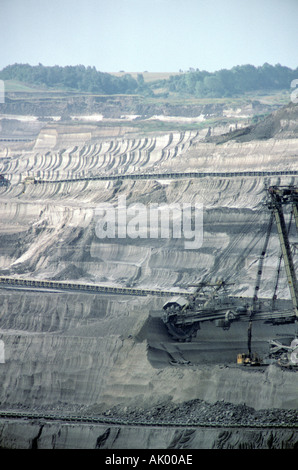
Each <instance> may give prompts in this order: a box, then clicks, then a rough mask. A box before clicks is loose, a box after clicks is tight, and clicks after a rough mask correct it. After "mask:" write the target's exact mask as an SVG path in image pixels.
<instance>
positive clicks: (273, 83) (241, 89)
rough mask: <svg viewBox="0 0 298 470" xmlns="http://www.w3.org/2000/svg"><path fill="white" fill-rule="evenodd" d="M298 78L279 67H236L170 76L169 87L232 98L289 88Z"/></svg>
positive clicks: (176, 89)
mask: <svg viewBox="0 0 298 470" xmlns="http://www.w3.org/2000/svg"><path fill="white" fill-rule="evenodd" d="M296 78H298V67H297V68H296V69H295V70H292V69H290V68H289V67H285V66H282V65H280V64H277V65H274V66H273V65H270V64H268V63H265V64H264V65H262V66H259V67H255V66H253V65H250V64H248V65H237V66H236V67H233V68H232V69H230V70H227V69H221V70H218V71H216V72H214V73H210V72H206V71H200V70H195V71H194V70H192V71H189V72H187V73H183V74H180V75H175V76H171V77H170V78H169V83H168V84H167V86H168V89H169V91H171V92H176V93H188V94H190V95H194V96H197V97H200V98H201V97H206V96H207V97H214V98H216V97H219V98H220V97H230V96H235V95H239V94H242V93H246V92H251V91H257V90H284V89H288V90H289V89H290V87H291V81H292V80H294V79H296Z"/></svg>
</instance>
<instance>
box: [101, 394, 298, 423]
mask: <svg viewBox="0 0 298 470" xmlns="http://www.w3.org/2000/svg"><path fill="white" fill-rule="evenodd" d="M116 414H117V416H118V417H119V412H118V410H117V409H113V410H109V411H108V412H107V413H106V415H108V416H115V415H116ZM121 418H122V419H125V420H127V422H135V423H137V422H140V423H147V424H148V425H153V424H165V425H166V424H168V425H173V424H174V425H198V426H199V425H208V424H209V425H210V426H211V425H214V426H243V427H251V426H256V427H263V426H264V427H265V426H269V427H270V426H272V427H278V426H281V427H291V426H293V427H296V426H298V411H297V410H282V409H275V408H274V409H264V410H255V409H254V408H252V407H249V406H247V405H245V404H241V405H234V404H232V403H226V402H223V401H217V402H216V403H213V404H211V403H207V402H205V401H203V400H191V401H188V402H185V403H183V404H181V405H180V404H179V405H175V404H173V403H168V404H163V405H160V406H157V407H155V408H153V409H147V410H145V409H141V408H138V409H135V410H133V409H129V408H127V410H126V412H125V413H124V414H123V413H122V414H121Z"/></svg>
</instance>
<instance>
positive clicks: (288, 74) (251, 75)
mask: <svg viewBox="0 0 298 470" xmlns="http://www.w3.org/2000/svg"><path fill="white" fill-rule="evenodd" d="M297 78H298V67H297V68H296V69H294V70H293V69H290V68H289V67H285V66H282V65H280V64H277V65H274V66H273V65H270V64H268V63H265V64H264V65H262V66H259V67H255V66H253V65H250V64H248V65H237V66H236V67H233V68H232V69H229V70H228V69H221V70H218V71H216V72H212V73H211V72H207V71H204V70H203V71H200V70H199V69H193V68H192V69H190V70H189V71H188V72H184V73H181V72H180V73H179V74H176V75H172V76H170V77H169V78H168V79H164V80H156V81H153V82H148V83H146V82H145V81H144V77H143V75H142V74H138V75H137V78H136V79H135V78H133V77H132V76H131V75H130V74H124V75H121V76H115V75H112V74H109V73H104V72H99V71H97V70H96V68H95V67H91V66H88V67H85V66H84V65H76V66H65V67H61V66H58V65H55V66H53V67H50V66H44V65H42V64H38V65H36V66H31V65H29V64H13V65H8V66H7V67H5V68H4V69H2V71H0V79H2V80H19V81H21V82H26V83H28V84H32V85H42V86H46V87H50V88H56V89H57V88H62V89H66V90H77V91H82V92H91V93H99V94H105V95H114V94H141V95H149V96H154V90H157V89H160V88H162V89H163V90H165V96H166V95H167V93H177V94H179V95H193V96H195V97H199V98H203V97H219V98H220V97H230V96H235V95H239V94H242V93H245V92H251V91H257V90H269V91H270V90H283V89H288V90H289V89H290V86H291V82H292V80H294V79H297Z"/></svg>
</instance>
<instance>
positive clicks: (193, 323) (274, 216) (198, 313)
mask: <svg viewBox="0 0 298 470" xmlns="http://www.w3.org/2000/svg"><path fill="white" fill-rule="evenodd" d="M266 191H267V196H268V200H267V203H266V205H267V207H268V209H269V210H270V211H271V213H270V220H269V224H268V228H267V232H266V237H265V242H264V246H263V249H262V252H261V256H260V259H259V264H258V270H257V279H256V283H255V290H254V296H253V298H251V297H237V296H231V295H228V294H227V288H228V285H229V283H228V282H224V281H219V282H217V283H208V282H201V283H199V284H196V285H193V287H196V289H195V291H194V292H193V293H192V294H190V295H189V296H188V297H181V296H177V297H173V298H172V299H170V300H169V301H168V302H166V303H165V305H164V306H163V315H162V320H163V322H164V323H165V325H166V327H167V329H168V333H169V334H170V336H171V337H172V338H174V339H175V340H176V341H191V340H192V338H193V337H195V336H196V334H197V331H198V330H199V329H200V324H201V323H202V322H206V321H214V322H215V324H216V326H219V327H222V328H224V329H228V328H229V327H230V325H231V323H232V322H235V321H244V322H247V323H248V330H247V331H248V353H247V354H242V355H239V357H238V361H239V362H243V363H250V364H251V363H252V362H253V361H254V359H253V354H252V352H251V336H252V333H251V332H252V324H253V322H255V321H259V320H262V321H264V322H265V323H267V324H270V323H271V324H273V325H278V324H285V323H295V322H296V321H297V319H298V287H297V278H296V274H295V267H294V261H293V253H292V249H291V244H290V241H289V230H290V224H289V226H288V227H287V225H286V222H285V214H284V208H285V206H289V205H290V206H291V220H292V218H293V217H294V219H295V224H296V229H297V232H298V188H297V187H294V186H271V187H269V188H268V189H266ZM274 221H275V224H276V227H277V233H278V237H279V242H280V247H281V255H280V259H279V266H278V269H277V277H276V282H275V289H274V294H273V297H272V299H259V297H258V293H259V288H260V281H261V275H262V269H263V262H264V258H265V254H266V250H267V247H268V242H269V237H270V233H271V231H272V226H273V224H274ZM282 259H283V262H284V267H285V272H286V276H287V281H288V285H289V289H290V294H291V302H290V305H288V304H287V308H286V309H285V307H284V302H283V301H281V300H280V299H278V298H277V296H276V291H277V286H278V279H279V273H280V268H281V260H282ZM219 291H222V292H223V293H220V292H219ZM288 307H289V308H288ZM294 342H295V341H294ZM282 346H283V345H281V344H274V345H273V347H274V348H275V352H276V350H282ZM297 346H298V340H297V344H296V342H295V345H294V344H293V347H295V348H296V347H297ZM285 348H288V351H290V353H291V354H292V355H291V354H290V355H291V358H292V360H293V357H294V356H295V354H294V353H293V351H292V349H293V348H292V349H290V350H289V347H288V346H285ZM297 353H298V350H297ZM240 356H242V357H240ZM255 362H256V363H257V362H258V361H257V360H255ZM297 362H298V360H297Z"/></svg>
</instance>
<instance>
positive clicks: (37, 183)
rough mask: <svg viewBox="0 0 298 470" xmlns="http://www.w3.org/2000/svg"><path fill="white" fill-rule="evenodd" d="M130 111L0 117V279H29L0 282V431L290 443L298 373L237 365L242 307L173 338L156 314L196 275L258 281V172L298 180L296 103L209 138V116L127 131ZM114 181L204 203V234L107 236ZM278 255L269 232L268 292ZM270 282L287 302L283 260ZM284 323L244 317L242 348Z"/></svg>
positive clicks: (86, 440)
mask: <svg viewBox="0 0 298 470" xmlns="http://www.w3.org/2000/svg"><path fill="white" fill-rule="evenodd" d="M12 118H13V119H12ZM93 119H94V120H95V117H93ZM129 119H133V117H130V118H129V117H127V119H126V123H125V126H123V125H122V124H121V126H119V125H117V123H114V124H113V125H111V122H110V121H109V123H108V124H109V125H107V126H106V127H105V126H104V125H102V126H101V127H98V126H97V125H96V122H89V121H88V120H87V121H86V119H83V117H82V116H77V118H76V120H74V119H72V120H57V121H56V120H54V119H51V120H49V121H48V122H47V121H46V120H43V121H38V120H37V119H34V118H32V116H29V115H27V118H26V113H25V112H23V114H22V118H20V116H18V115H14V116H13V115H11V116H9V115H7V114H5V116H2V120H1V123H2V124H1V125H2V127H1V129H2V131H1V132H2V135H1V142H0V174H1V175H3V178H5V181H2V182H0V184H1V185H0V214H1V216H0V277H1V279H2V278H12V279H15V280H16V279H17V280H23V281H25V280H26V283H25V282H23V283H21V282H20V284H17V283H11V284H9V283H0V299H1V300H0V302H1V310H0V340H1V345H2V347H3V355H2V362H1V363H0V377H1V384H2V386H1V388H0V447H2V448H37V447H38V448H95V447H97V448H122V449H123V448H135V447H138V448H182V447H183V448H222V447H226V448H227V447H230V448H237V447H251V448H269V447H275V448H281V447H291V448H294V447H297V444H298V432H297V413H296V410H297V405H298V392H297V390H298V372H296V371H295V370H292V369H284V368H282V367H279V366H278V365H277V364H276V363H274V362H273V363H269V364H266V366H261V367H258V368H251V367H248V368H245V367H238V366H237V363H236V359H237V354H238V353H241V352H245V351H246V347H247V346H246V344H247V334H246V328H244V327H242V326H241V325H238V324H236V323H235V324H232V325H231V328H229V329H227V330H223V329H221V328H216V327H214V326H213V325H211V324H210V325H209V324H207V323H206V324H204V325H203V326H202V328H201V330H199V331H198V333H197V336H196V337H195V338H194V339H193V340H192V341H191V342H178V341H175V340H173V338H171V337H170V336H169V334H168V332H167V329H166V327H165V325H164V324H163V322H162V320H161V315H162V307H163V305H164V303H165V301H166V300H168V299H170V298H171V296H175V295H177V294H180V293H182V294H185V293H190V292H191V285H193V284H196V283H198V282H201V281H209V282H217V281H218V280H220V279H223V280H226V281H228V282H229V283H230V284H231V287H230V289H231V292H232V293H233V294H234V295H238V296H250V297H252V296H253V291H254V285H255V279H256V276H257V268H258V259H259V257H260V253H261V250H262V246H263V240H264V235H265V233H266V228H267V225H268V219H269V215H270V214H269V211H268V207H267V206H266V204H265V202H266V188H268V187H269V186H274V185H277V186H283V185H285V186H288V185H297V181H298V175H297V171H298V165H297V162H298V151H297V149H298V131H297V130H298V110H297V105H294V104H290V105H289V106H286V107H284V108H280V109H279V110H277V111H274V113H272V114H271V115H270V116H269V117H268V118H266V119H267V120H265V121H264V122H262V123H261V124H260V125H256V126H251V127H249V128H248V129H246V128H245V129H246V130H245V131H243V129H242V126H238V127H237V129H236V127H234V128H233V129H232V130H231V129H229V128H215V129H214V130H213V136H211V138H210V130H209V127H208V126H206V127H204V126H201V127H200V128H199V129H198V130H194V129H192V130H185V131H169V132H161V131H158V132H153V131H151V132H147V133H142V132H140V131H138V132H136V130H135V128H134V127H133V126H130V120H129ZM176 119H177V117H176ZM184 119H185V117H184ZM201 120H202V118H201ZM236 121H237V119H236V117H235V122H236ZM241 129H242V130H241ZM208 131H209V133H208ZM233 132H234V133H233ZM215 173H216V175H215ZM196 174H200V177H198V176H197V175H196ZM124 197H125V201H126V203H127V205H128V206H130V207H135V206H136V205H137V204H142V205H143V206H142V207H146V206H148V205H149V204H157V205H163V204H168V205H169V204H178V205H182V204H184V203H185V204H186V203H187V204H192V205H194V204H200V205H201V207H202V208H203V240H202V243H201V245H200V246H199V247H198V248H196V249H186V248H185V244H184V241H183V239H182V238H180V239H179V238H174V237H168V238H166V237H165V238H162V237H158V236H157V237H149V236H147V237H140V236H136V237H132V236H131V237H128V236H126V237H125V238H119V237H114V238H113V237H112V238H109V237H106V238H100V237H99V236H98V217H99V215H98V211H99V209H101V208H102V207H103V205H104V204H110V205H112V206H113V207H116V206H117V204H118V202H119V200H120V201H123V200H124V199H123V198H124ZM121 198H122V199H121ZM110 207H111V206H110ZM136 207H137V206H136ZM293 233H294V232H293ZM279 256H280V246H279V241H278V235H277V232H276V231H275V232H274V233H273V236H272V238H271V240H270V243H269V246H268V251H267V254H266V257H265V259H264V266H263V276H262V283H261V293H260V295H262V296H263V297H266V298H270V296H271V295H272V291H273V288H274V279H275V276H276V269H277V264H278V260H279ZM295 266H296V268H297V260H295ZM29 280H31V281H32V282H31V284H30V282H29ZM35 281H38V282H39V284H38V283H34V282H35ZM41 281H44V282H43V283H41ZM51 281H52V285H50V284H49V283H50V282H51ZM54 283H56V284H54ZM59 283H65V284H69V286H70V287H69V288H66V289H61V285H60V284H59ZM74 285H83V286H91V288H90V289H89V290H87V289H85V290H84V289H82V291H80V290H79V289H76V288H74ZM71 286H73V288H72V287H71ZM92 286H100V287H101V288H100V289H99V290H98V291H95V290H92ZM121 289H122V290H121ZM124 289H127V290H128V291H125V290H124ZM278 296H279V298H281V299H284V300H286V301H290V294H289V289H288V283H287V278H286V276H285V274H283V273H281V277H280V282H279V291H278ZM210 323H211V322H210ZM295 334H296V326H295V324H294V325H293V324H290V325H281V326H280V329H279V330H278V329H274V331H273V330H272V331H271V330H270V326H266V325H264V324H263V325H262V326H258V327H257V326H256V327H255V326H253V332H252V347H253V349H254V350H256V351H258V350H259V351H261V352H262V354H264V355H265V354H266V348H267V346H268V340H269V339H270V338H271V337H277V338H279V339H280V340H281V341H282V339H283V337H286V336H287V337H288V336H289V335H292V336H293V337H294V336H295Z"/></svg>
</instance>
